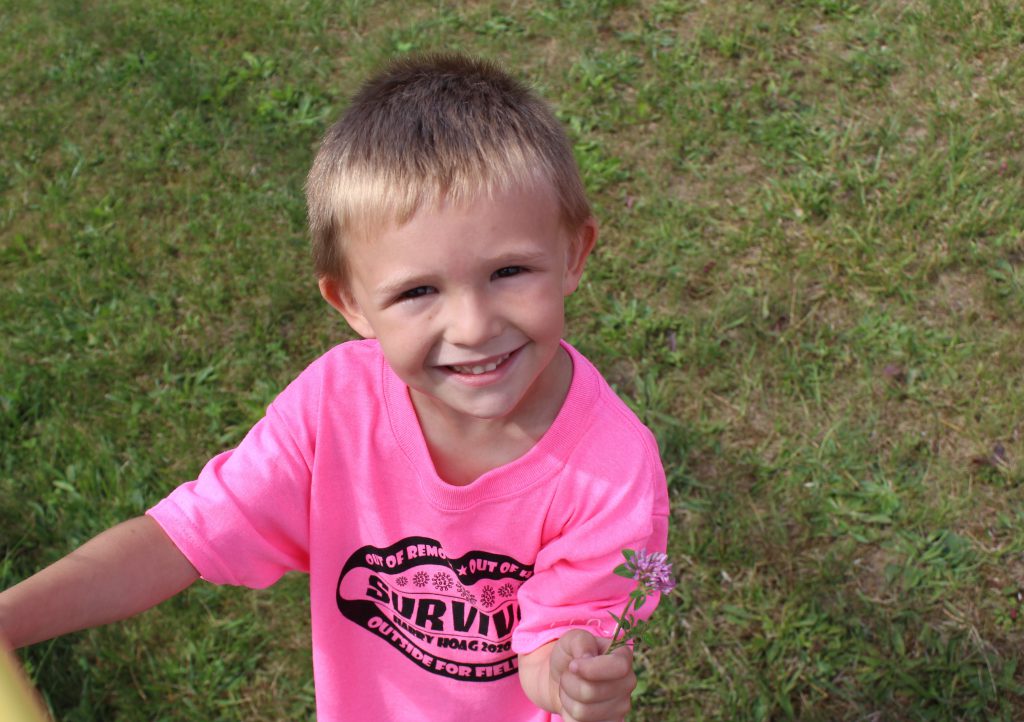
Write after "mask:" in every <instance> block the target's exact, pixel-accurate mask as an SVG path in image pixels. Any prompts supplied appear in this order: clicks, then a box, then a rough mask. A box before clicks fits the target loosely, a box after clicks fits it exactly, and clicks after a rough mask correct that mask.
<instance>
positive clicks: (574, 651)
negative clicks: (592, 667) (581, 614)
mask: <svg viewBox="0 0 1024 722" xmlns="http://www.w3.org/2000/svg"><path fill="white" fill-rule="evenodd" d="M565 636H566V640H565V641H566V651H567V652H568V654H569V657H570V658H571V659H585V658H587V657H596V656H598V655H599V654H601V653H602V652H603V651H604V650H605V648H606V647H607V646H608V640H606V639H598V638H597V637H595V636H594V635H593V634H591V633H590V632H588V631H586V630H584V629H574V630H572V631H571V632H569V633H568V634H566V635H565ZM602 642H603V644H602Z"/></svg>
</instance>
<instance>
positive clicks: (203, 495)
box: [146, 377, 315, 588]
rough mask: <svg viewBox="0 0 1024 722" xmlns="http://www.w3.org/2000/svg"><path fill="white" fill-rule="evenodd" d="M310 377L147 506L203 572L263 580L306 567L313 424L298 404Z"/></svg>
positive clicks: (232, 579)
mask: <svg viewBox="0 0 1024 722" xmlns="http://www.w3.org/2000/svg"><path fill="white" fill-rule="evenodd" d="M301 378H302V377H300V379H301ZM311 385H315V384H311V382H310V381H309V379H306V380H305V381H303V382H300V381H299V380H296V381H295V382H293V383H292V385H291V386H289V388H288V389H286V391H285V392H283V393H282V394H281V396H279V397H278V398H277V399H276V400H275V401H274V403H273V404H271V406H270V407H269V408H268V409H267V414H266V416H264V418H263V419H261V420H260V421H259V422H258V423H257V424H256V425H255V426H254V427H253V428H252V429H251V430H250V431H249V433H248V434H247V435H246V437H245V438H244V439H243V440H242V443H241V444H240V445H239V446H238V448H236V449H233V450H231V451H227V452H224V453H222V454H220V455H218V456H216V457H214V458H213V459H211V460H210V461H209V463H207V464H206V466H205V467H204V468H203V470H202V472H201V473H200V474H199V477H198V478H197V479H196V480H195V481H191V482H188V483H185V484H182V485H181V486H179V487H178V488H177V489H175V490H174V491H173V492H172V493H171V494H170V495H169V496H168V497H167V498H165V499H164V500H163V501H161V502H160V503H158V504H157V505H156V506H154V507H153V508H152V509H150V510H149V511H147V512H146V513H147V514H148V515H149V516H151V517H152V518H153V519H154V520H156V522H157V523H158V524H160V526H161V527H162V528H163V530H164V531H165V532H166V533H167V535H168V536H169V537H170V538H171V540H172V541H173V542H174V543H175V544H176V545H177V547H178V548H179V549H180V550H181V552H182V553H183V554H184V555H185V556H186V558H188V560H189V561H190V562H191V563H192V565H193V566H195V568H196V569H197V570H198V571H199V573H200V575H201V576H202V577H203V579H206V580H207V581H209V582H213V583H215V584H234V585H241V586H248V587H254V588H262V587H266V586H269V585H271V584H273V583H274V582H275V581H277V580H278V579H279V578H280V577H281V576H282V575H283V574H284V573H286V572H288V571H308V570H309V506H310V481H311V468H312V439H313V438H315V431H314V430H312V429H309V428H307V427H308V425H309V424H308V421H307V420H306V419H304V418H303V415H302V414H301V413H299V412H298V411H296V410H298V409H302V408H303V401H304V400H305V401H309V400H310V399H308V396H309V394H310V391H311V389H310V388H309V386H311ZM313 391H314V392H315V389H313ZM302 397H307V398H305V399H304V398H302ZM312 401H313V403H314V405H315V399H313V400H312Z"/></svg>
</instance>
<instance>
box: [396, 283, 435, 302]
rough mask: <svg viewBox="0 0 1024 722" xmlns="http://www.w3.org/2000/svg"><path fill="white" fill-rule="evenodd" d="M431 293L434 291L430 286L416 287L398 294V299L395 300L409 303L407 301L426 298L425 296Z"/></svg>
mask: <svg viewBox="0 0 1024 722" xmlns="http://www.w3.org/2000/svg"><path fill="white" fill-rule="evenodd" d="M433 292H434V289H433V287H431V286H416V287H415V288H410V289H409V290H407V291H402V292H401V293H400V294H398V298H397V299H396V300H398V301H409V300H411V299H414V298H420V297H421V296H426V295H427V294H430V293H433Z"/></svg>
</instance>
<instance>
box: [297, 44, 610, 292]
mask: <svg viewBox="0 0 1024 722" xmlns="http://www.w3.org/2000/svg"><path fill="white" fill-rule="evenodd" d="M545 183H546V184H547V187H550V189H551V190H552V191H553V192H554V193H555V194H557V197H558V205H559V211H560V215H561V221H562V222H563V223H564V224H565V226H566V228H568V229H572V230H575V229H576V228H578V227H579V226H580V225H581V224H582V223H583V222H584V221H586V219H587V218H588V217H590V214H591V210H590V205H589V203H588V202H587V198H586V193H585V191H584V188H583V182H582V180H581V179H580V173H579V169H578V167H577V166H576V161H575V159H574V158H573V153H572V145H571V143H570V142H569V139H568V138H567V137H566V134H565V131H564V129H563V128H562V126H561V124H560V123H559V122H558V120H557V118H555V116H554V113H553V112H552V111H551V109H550V108H549V107H548V106H547V104H546V103H545V102H544V101H542V100H541V99H540V98H539V97H537V96H536V95H535V94H534V93H533V92H532V91H531V90H530V89H529V88H527V87H526V86H525V85H524V84H523V83H521V82H519V81H517V80H515V79H514V78H512V77H510V76H509V75H508V74H507V73H505V72H504V71H502V70H501V69H500V68H498V67H497V66H496V65H494V64H492V63H490V62H487V61H483V60H476V59H471V58H467V57H464V56H460V55H451V54H443V55H426V56H421V57H416V58H407V59H402V60H399V61H396V62H394V63H392V64H391V65H389V66H388V67H387V68H385V70H384V71H383V72H382V73H380V74H379V75H377V76H375V77H373V78H371V79H370V80H368V81H367V82H366V83H365V84H364V85H363V87H362V88H361V89H360V90H359V91H358V92H357V93H356V95H355V96H354V97H353V99H352V102H351V104H350V105H349V107H348V109H347V110H346V111H345V113H344V114H343V115H342V117H341V119H340V120H338V121H337V122H336V123H335V124H334V125H333V126H331V127H330V128H329V129H328V131H327V133H326V135H325V136H324V139H323V142H322V143H321V145H320V150H319V151H318V152H317V155H316V159H315V160H314V161H313V167H312V169H311V170H310V172H309V177H308V179H307V181H306V201H307V205H308V211H309V228H310V234H311V235H312V242H313V260H314V264H315V267H316V273H317V276H318V277H320V278H325V277H326V278H330V279H333V280H335V281H339V282H342V283H344V282H346V281H347V280H348V272H347V268H346V264H345V256H344V249H345V246H346V244H347V243H348V242H349V241H350V240H351V239H352V238H354V237H367V236H369V235H370V234H372V233H373V232H375V231H379V230H381V229H382V228H384V227H386V226H387V225H389V224H391V223H397V224H399V225H401V224H403V223H406V222H408V221H409V220H410V219H411V218H412V216H413V215H414V214H415V213H416V211H417V210H418V209H419V208H421V207H424V206H429V205H437V204H439V203H440V202H441V201H448V202H452V203H460V202H468V201H471V200H472V199H474V198H477V197H480V196H481V195H484V196H488V197H493V196H494V195H495V194H496V193H500V192H502V191H507V190H512V189H514V188H522V187H537V186H541V187H544V185H543V184H545Z"/></svg>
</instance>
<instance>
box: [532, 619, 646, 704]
mask: <svg viewBox="0 0 1024 722" xmlns="http://www.w3.org/2000/svg"><path fill="white" fill-rule="evenodd" d="M609 644H611V642H610V640H608V639H603V638H600V637H595V636H594V635H593V634H591V633H590V632H587V631H585V630H583V629H574V630H572V631H570V632H567V633H566V634H565V636H563V637H561V638H560V639H559V640H558V641H557V642H556V643H555V645H554V648H553V649H552V650H551V658H550V673H551V684H552V687H553V688H554V689H557V690H558V699H559V701H560V703H561V704H560V707H561V713H560V714H561V716H562V719H563V720H565V721H566V722H619V720H622V719H623V718H624V717H625V716H626V714H627V713H628V712H629V707H630V698H629V697H630V693H632V691H633V689H634V688H635V687H636V675H635V674H633V650H632V649H631V648H630V647H629V646H625V647H619V648H618V649H616V650H615V651H614V652H612V653H611V654H607V655H606V654H604V650H606V649H607V648H608V645H609Z"/></svg>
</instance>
